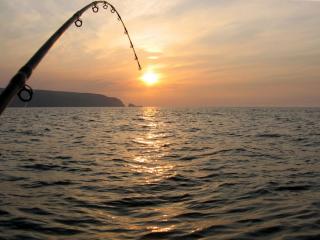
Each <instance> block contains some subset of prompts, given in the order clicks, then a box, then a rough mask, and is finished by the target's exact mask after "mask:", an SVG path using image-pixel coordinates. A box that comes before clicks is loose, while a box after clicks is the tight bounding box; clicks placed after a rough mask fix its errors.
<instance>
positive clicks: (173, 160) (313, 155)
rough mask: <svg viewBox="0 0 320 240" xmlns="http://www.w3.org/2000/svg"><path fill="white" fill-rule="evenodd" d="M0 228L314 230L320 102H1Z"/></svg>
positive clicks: (46, 231) (315, 233)
mask: <svg viewBox="0 0 320 240" xmlns="http://www.w3.org/2000/svg"><path fill="white" fill-rule="evenodd" d="M0 239H6V240H7V239H86V240H87V239H297V240H298V239H299V240H303V239H320V109H319V108H47V109H46V108H33V109H32V108H20V109H13V108H11V109H7V110H6V112H5V113H4V114H3V115H2V116H0Z"/></svg>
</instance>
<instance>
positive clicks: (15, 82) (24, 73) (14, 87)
mask: <svg viewBox="0 0 320 240" xmlns="http://www.w3.org/2000/svg"><path fill="white" fill-rule="evenodd" d="M99 4H103V5H102V7H103V9H105V10H108V9H110V11H111V13H115V14H116V15H117V18H118V20H119V21H120V22H121V24H122V26H123V28H124V33H125V34H126V35H127V37H128V40H129V43H130V48H132V51H133V54H134V59H135V61H136V62H137V64H138V68H139V70H141V64H140V61H139V58H138V55H137V53H136V50H135V48H134V45H133V43H132V40H131V37H130V35H129V32H128V29H127V27H126V25H125V24H124V22H123V20H122V18H121V16H120V14H119V12H118V11H117V9H116V8H115V7H114V6H113V5H112V4H110V3H109V2H107V1H94V2H92V3H90V4H88V5H86V6H85V7H83V8H82V9H80V10H79V11H78V12H76V13H75V14H74V15H73V16H72V17H71V18H69V20H67V21H66V22H65V23H64V24H63V25H62V26H61V27H60V28H59V29H58V30H57V31H56V32H55V33H54V34H53V35H52V36H51V37H50V38H49V39H48V40H47V41H46V42H45V43H44V44H43V45H42V47H41V48H40V49H39V50H38V51H37V52H36V53H35V54H34V55H33V56H32V57H31V58H30V60H29V61H28V62H27V63H26V64H25V65H24V66H23V67H22V68H20V70H19V71H18V72H17V73H16V75H14V76H13V78H12V79H11V80H10V82H9V84H8V86H7V87H6V88H5V89H4V90H3V92H2V93H1V95H0V115H1V114H2V112H3V111H4V110H5V108H6V107H7V106H8V104H9V103H10V102H11V100H12V99H13V98H14V96H15V95H18V97H19V99H20V100H21V101H23V102H29V101H31V99H32V96H33V90H32V88H31V87H30V86H29V85H27V84H26V81H27V80H28V79H29V78H30V76H31V74H32V72H33V70H34V69H35V68H36V67H37V66H38V64H39V63H40V62H41V60H42V59H43V58H44V56H45V55H46V54H47V52H48V51H49V50H50V49H51V47H52V46H53V45H54V43H55V42H56V41H57V40H58V39H59V38H60V37H61V36H62V35H63V33H64V32H65V31H66V30H67V29H68V28H69V27H70V26H71V25H72V24H75V25H76V27H81V26H82V23H83V22H82V20H81V18H80V17H81V16H82V14H83V13H84V12H86V11H87V10H88V9H90V8H91V9H92V11H93V12H94V13H97V12H98V11H99Z"/></svg>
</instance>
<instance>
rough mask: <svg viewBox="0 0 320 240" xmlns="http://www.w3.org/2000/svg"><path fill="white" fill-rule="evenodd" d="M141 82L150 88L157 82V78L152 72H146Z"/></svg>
mask: <svg viewBox="0 0 320 240" xmlns="http://www.w3.org/2000/svg"><path fill="white" fill-rule="evenodd" d="M141 80H142V81H143V82H144V83H145V84H146V85H148V86H152V85H154V84H156V83H157V82H158V81H159V76H158V75H157V74H156V73H154V72H153V71H148V72H146V73H144V74H143V75H142V77H141Z"/></svg>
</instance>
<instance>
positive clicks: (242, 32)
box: [0, 0, 320, 107]
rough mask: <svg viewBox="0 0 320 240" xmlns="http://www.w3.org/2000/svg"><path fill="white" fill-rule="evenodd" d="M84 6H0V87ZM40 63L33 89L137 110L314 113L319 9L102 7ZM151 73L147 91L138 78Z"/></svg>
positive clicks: (286, 1) (186, 3) (76, 2)
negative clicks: (95, 96)
mask: <svg viewBox="0 0 320 240" xmlns="http://www.w3.org/2000/svg"><path fill="white" fill-rule="evenodd" d="M90 2H91V1H85V0H72V1H65V0H46V1H39V0H23V1H21V0H0V22H1V24H0V53H1V54H0V87H4V86H6V84H7V83H8V82H9V80H10V78H11V77H12V76H13V75H14V74H15V73H16V71H17V70H18V69H19V68H20V67H21V66H22V65H23V64H24V63H25V62H26V61H27V60H28V59H29V58H30V57H31V56H32V55H33V54H34V52H35V51H36V50H37V49H38V48H39V47H40V46H41V45H42V44H43V43H44V42H45V41H46V40H47V39H48V38H49V37H50V36H51V34H52V33H54V32H55V31H56V29H58V28H59V27H60V26H61V25H62V24H63V23H64V21H66V20H67V19H68V18H69V17H70V16H72V15H73V13H74V12H75V11H77V10H79V9H80V8H82V7H83V6H84V5H85V4H88V3H90ZM110 3H112V4H113V5H114V6H115V7H116V8H117V10H118V11H119V12H120V14H121V16H122V18H123V20H124V21H125V23H126V25H127V28H128V30H129V32H130V34H131V38H132V40H133V43H134V45H135V47H136V50H137V54H138V56H139V58H140V60H141V64H142V66H143V70H142V71H138V68H137V65H136V63H135V61H134V57H133V54H132V51H131V49H130V45H129V43H128V40H127V38H126V36H125V35H124V31H123V29H122V26H121V24H120V23H119V22H118V21H117V18H116V16H115V14H112V13H111V12H110V11H108V10H107V11H106V10H104V9H103V8H102V6H101V7H100V10H99V12H98V13H93V12H92V11H91V10H89V11H87V12H86V13H85V14H84V15H83V16H82V20H83V26H82V27H81V28H76V27H75V26H72V27H71V28H70V29H69V30H68V31H67V32H66V33H65V34H64V35H63V36H62V38H61V39H60V40H59V41H58V42H57V43H56V44H55V46H54V47H53V48H52V49H51V50H50V52H49V53H48V55H47V56H46V57H45V59H44V60H43V61H42V62H41V63H40V65H39V66H38V68H37V69H36V70H35V71H34V74H33V75H32V77H31V78H30V79H29V81H28V84H29V85H30V86H32V88H34V89H46V90H63V91H75V92H90V93H101V94H104V95H107V96H115V97H119V98H121V99H122V100H123V101H124V102H125V103H134V104H138V105H143V106H166V107H174V106H190V107H192V106H279V107H287V106H320V67H319V66H320V27H319V26H320V1H301V0H256V1H254V0H252V1H251V0H200V1H195V0H170V1H164V0H162V1H159V0H110ZM146 72H153V73H155V74H156V75H157V76H158V77H159V80H158V82H157V83H156V84H154V85H152V86H150V85H147V84H145V83H144V82H143V81H142V80H141V76H142V75H143V74H144V73H146Z"/></svg>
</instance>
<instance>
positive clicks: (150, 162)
mask: <svg viewBox="0 0 320 240" xmlns="http://www.w3.org/2000/svg"><path fill="white" fill-rule="evenodd" d="M158 114H159V110H158V109H157V108H143V109H142V116H141V120H142V121H141V124H140V126H139V127H140V128H141V131H140V132H141V134H139V135H137V136H135V137H134V138H133V139H132V141H133V143H134V144H135V145H136V146H137V148H136V149H135V151H133V152H134V153H133V154H132V161H131V163H130V164H129V167H130V169H131V171H133V172H134V173H138V174H141V176H142V178H143V182H144V183H147V184H151V183H155V182H159V181H163V180H164V179H167V178H169V177H172V176H174V175H175V174H176V172H175V165H174V164H172V163H170V162H169V161H168V160H165V155H166V153H168V151H169V149H168V146H170V141H169V140H168V139H167V138H166V137H165V134H164V132H165V131H166V129H167V126H166V125H165V123H163V122H162V121H161V120H160V119H159V118H158Z"/></svg>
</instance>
